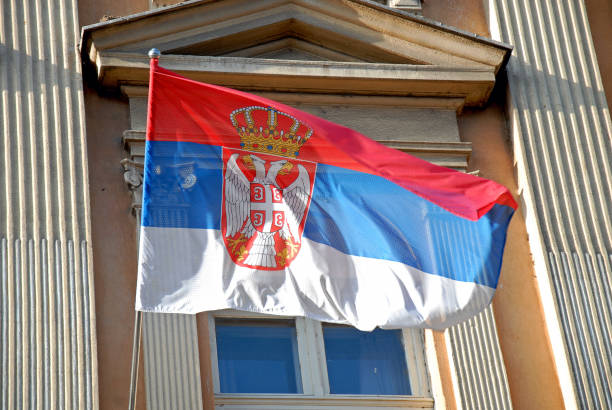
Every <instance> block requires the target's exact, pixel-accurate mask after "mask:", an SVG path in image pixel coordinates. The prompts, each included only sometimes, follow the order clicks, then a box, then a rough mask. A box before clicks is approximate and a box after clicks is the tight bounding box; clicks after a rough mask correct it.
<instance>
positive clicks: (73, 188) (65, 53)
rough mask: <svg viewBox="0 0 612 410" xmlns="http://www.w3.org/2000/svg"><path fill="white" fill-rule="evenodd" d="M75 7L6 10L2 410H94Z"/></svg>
mask: <svg viewBox="0 0 612 410" xmlns="http://www.w3.org/2000/svg"><path fill="white" fill-rule="evenodd" d="M78 34H79V27H78V21H77V1H76V0H50V1H44V0H0V93H1V96H0V130H1V134H0V240H1V242H0V258H1V266H0V268H1V269H2V293H1V297H2V299H1V301H0V308H1V309H2V312H1V315H0V318H1V320H2V323H1V325H0V328H1V331H2V335H1V336H2V346H1V354H2V361H1V365H2V369H1V373H0V374H1V376H2V378H1V380H0V384H1V388H2V391H1V397H0V400H1V402H0V408H2V409H22V408H24V409H25V408H44V409H47V408H49V409H84V408H97V407H98V404H97V403H98V399H97V379H96V377H97V376H96V373H97V364H96V352H95V319H94V313H95V312H94V300H93V288H92V284H93V281H92V272H91V249H90V245H89V242H90V225H89V224H90V222H89V198H88V185H87V161H86V146H85V134H84V115H83V110H84V106H83V91H82V77H81V73H80V62H79V58H78V53H77V49H76V45H77V39H78Z"/></svg>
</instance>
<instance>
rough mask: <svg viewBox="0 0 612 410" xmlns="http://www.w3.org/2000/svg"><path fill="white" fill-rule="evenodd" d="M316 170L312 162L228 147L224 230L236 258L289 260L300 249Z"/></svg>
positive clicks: (243, 262)
mask: <svg viewBox="0 0 612 410" xmlns="http://www.w3.org/2000/svg"><path fill="white" fill-rule="evenodd" d="M315 171H316V164H315V163H313V162H309V161H301V160H296V159H293V158H284V157H280V156H275V155H267V154H262V153H258V152H248V151H243V150H236V149H228V148H223V203H222V207H221V208H222V218H221V231H222V234H223V240H224V242H225V246H226V249H227V251H228V253H229V255H230V257H231V258H232V260H233V261H234V263H236V264H237V265H240V266H245V267H250V268H255V269H260V270H280V269H284V268H286V267H287V266H289V264H290V263H291V261H293V260H294V259H295V257H296V256H297V254H298V253H299V250H300V244H301V237H302V232H303V230H304V224H305V223H306V217H307V214H308V209H309V207H310V198H311V196H312V187H313V185H314V178H315ZM304 198H307V199H306V200H304Z"/></svg>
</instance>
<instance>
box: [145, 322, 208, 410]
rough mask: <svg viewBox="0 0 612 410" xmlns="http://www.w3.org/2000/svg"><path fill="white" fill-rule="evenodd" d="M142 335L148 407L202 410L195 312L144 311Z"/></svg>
mask: <svg viewBox="0 0 612 410" xmlns="http://www.w3.org/2000/svg"><path fill="white" fill-rule="evenodd" d="M142 337H143V346H144V364H145V386H146V393H147V409H149V410H158V409H159V410H163V409H176V410H198V409H202V385H201V381H200V356H199V352H198V332H197V327H196V320H195V315H180V314H171V313H168V314H165V313H146V312H143V322H142Z"/></svg>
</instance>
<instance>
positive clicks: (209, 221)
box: [142, 141, 223, 229]
mask: <svg viewBox="0 0 612 410" xmlns="http://www.w3.org/2000/svg"><path fill="white" fill-rule="evenodd" d="M146 150H147V161H146V163H145V185H144V192H143V200H142V225H143V226H156V227H160V228H199V229H220V227H221V193H222V191H221V189H222V188H221V187H222V186H223V169H222V165H221V164H222V152H221V147H218V146H214V145H203V144H196V143H193V142H168V141H155V142H152V141H147V146H146Z"/></svg>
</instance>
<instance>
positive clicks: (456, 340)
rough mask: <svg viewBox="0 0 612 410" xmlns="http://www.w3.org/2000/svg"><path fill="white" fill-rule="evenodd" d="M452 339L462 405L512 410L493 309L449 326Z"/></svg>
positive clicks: (468, 407) (462, 406)
mask: <svg viewBox="0 0 612 410" xmlns="http://www.w3.org/2000/svg"><path fill="white" fill-rule="evenodd" d="M448 339H449V341H450V349H451V352H452V360H453V361H454V366H453V367H454V368H455V369H456V372H457V374H456V375H455V376H456V377H455V379H456V380H457V384H458V386H457V387H458V389H457V390H458V391H459V398H458V399H459V402H460V404H461V408H463V409H497V410H505V409H512V402H511V400H510V391H509V389H508V379H507V377H506V370H505V367H504V364H503V360H502V356H501V350H500V347H499V342H498V339H497V330H496V328H495V320H494V318H493V311H492V308H491V307H488V308H487V309H485V310H484V311H483V312H481V313H480V314H478V315H477V316H475V317H473V318H472V319H470V320H468V321H466V322H463V323H461V324H458V325H456V326H453V327H452V328H450V329H448Z"/></svg>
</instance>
